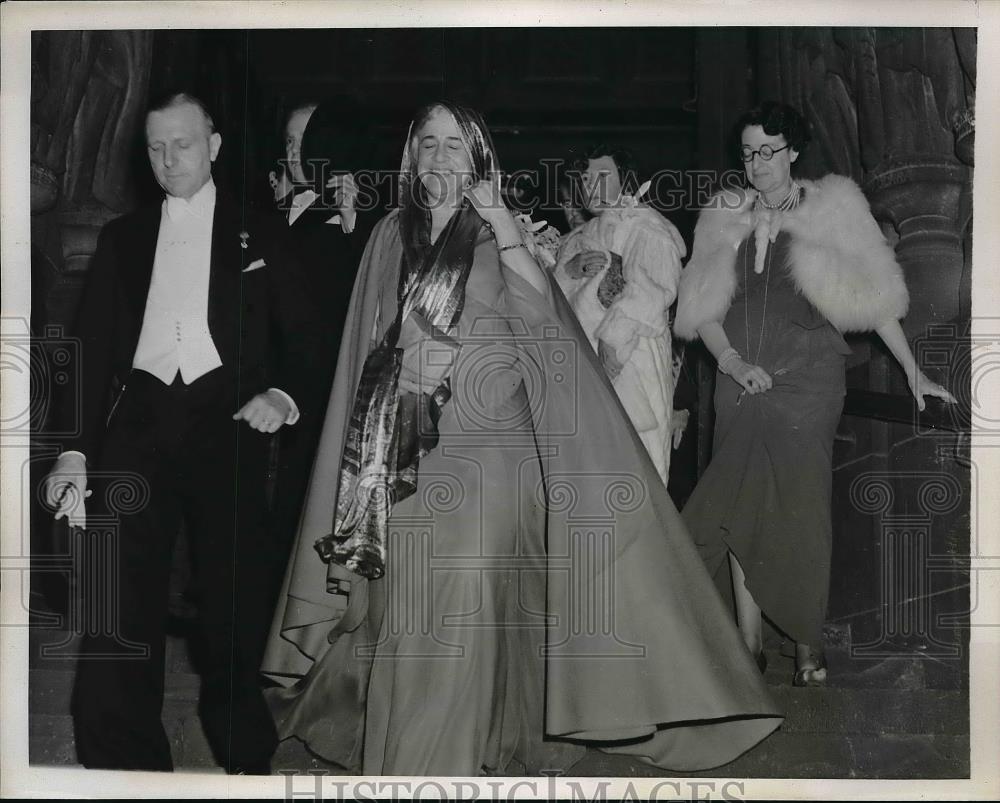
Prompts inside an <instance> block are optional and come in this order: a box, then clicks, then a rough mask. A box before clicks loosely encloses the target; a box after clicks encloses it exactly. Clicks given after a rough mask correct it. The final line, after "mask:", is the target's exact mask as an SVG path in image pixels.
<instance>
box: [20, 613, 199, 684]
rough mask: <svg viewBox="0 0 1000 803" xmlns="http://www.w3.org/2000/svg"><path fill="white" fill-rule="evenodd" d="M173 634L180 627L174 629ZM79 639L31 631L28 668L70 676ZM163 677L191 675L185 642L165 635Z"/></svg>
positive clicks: (56, 631) (44, 630)
mask: <svg viewBox="0 0 1000 803" xmlns="http://www.w3.org/2000/svg"><path fill="white" fill-rule="evenodd" d="M175 629H176V630H180V629H181V626H180V625H177V626H176V627H175ZM79 648H80V637H79V636H78V635H76V634H74V633H70V632H68V631H66V630H63V629H59V628H42V627H33V628H31V631H30V632H29V634H28V650H29V652H28V668H29V669H30V670H34V669H41V670H45V671H61V672H68V673H73V672H74V671H75V669H76V659H77V655H78V654H79ZM166 671H167V674H168V675H169V674H171V673H174V672H178V673H181V674H191V673H194V672H195V667H194V661H193V660H192V657H191V647H190V643H189V639H188V638H187V637H185V636H179V635H169V636H167V642H166Z"/></svg>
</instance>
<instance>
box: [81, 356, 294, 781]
mask: <svg viewBox="0 0 1000 803" xmlns="http://www.w3.org/2000/svg"><path fill="white" fill-rule="evenodd" d="M237 409H238V404H237V398H236V391H235V383H234V382H233V381H232V378H231V376H227V374H226V372H225V369H223V368H220V369H217V370H216V371H213V372H211V373H209V374H206V375H205V376H203V377H201V378H200V379H198V380H197V381H195V382H193V383H192V384H191V385H190V386H185V385H184V384H183V383H181V381H180V379H179V377H178V379H177V380H175V382H174V383H173V384H172V385H170V386H166V385H164V384H163V383H162V382H160V380H158V379H157V378H155V377H153V376H152V375H150V374H147V373H145V372H143V371H133V372H132V374H131V376H130V377H129V379H128V381H127V382H126V386H125V390H124V392H123V393H122V396H121V398H120V399H119V402H118V404H117V406H116V408H115V409H114V411H113V413H112V418H111V420H110V421H109V428H108V433H107V438H106V441H105V445H104V449H103V452H102V456H101V461H100V462H101V465H100V471H98V472H92V473H91V477H92V479H91V482H90V487H91V488H92V489H93V491H94V494H93V496H92V497H91V501H93V502H95V504H93V505H90V504H89V502H88V510H87V513H88V533H87V536H88V537H93V538H101V537H103V538H105V539H106V541H107V542H109V543H110V544H111V548H112V551H113V553H114V554H115V556H116V558H117V560H116V561H114V562H113V564H112V565H114V566H115V569H114V570H112V571H110V572H109V573H108V574H107V576H106V578H104V579H102V576H101V574H100V572H99V571H85V572H84V576H83V577H82V578H81V582H82V584H83V589H84V594H85V595H87V597H88V599H89V600H90V604H91V605H92V606H96V610H94V611H93V612H92V614H91V617H90V620H91V621H92V622H94V621H98V620H100V621H103V622H104V623H105V625H109V626H103V627H92V628H91V631H92V632H90V633H88V634H87V635H86V636H85V637H84V640H83V651H82V656H81V658H80V661H79V665H78V670H77V681H76V688H75V690H74V700H73V714H74V727H75V733H76V747H77V754H78V757H79V759H80V761H81V762H82V763H83V764H84V766H87V767H97V768H105V769H148V770H171V769H172V768H173V764H172V761H171V756H170V744H169V742H168V739H167V736H166V733H165V731H164V728H163V723H162V720H161V711H162V707H163V691H164V669H165V668H164V654H165V633H164V630H165V626H166V621H167V604H168V595H169V581H170V568H171V562H172V553H173V549H174V542H175V540H176V535H177V532H178V528H179V525H180V522H181V520H182V518H183V519H184V521H185V524H186V526H187V531H188V533H189V542H190V545H191V553H192V559H193V562H194V577H195V582H196V590H197V594H198V599H199V636H200V640H201V642H202V643H201V645H200V647H201V650H200V653H201V661H200V663H201V666H200V667H199V669H200V672H201V677H202V685H201V695H200V698H199V709H200V715H201V721H202V724H203V726H204V729H205V733H206V736H207V737H208V741H209V744H210V745H211V747H212V749H213V751H214V753H215V756H216V759H217V760H218V761H219V763H220V764H221V765H222V766H224V767H226V768H227V770H233V769H236V768H239V767H242V766H247V765H251V764H258V763H260V762H263V761H267V760H269V759H270V757H271V755H272V754H273V753H274V750H275V747H276V746H277V734H276V731H275V728H274V723H273V721H272V719H271V715H270V711H269V709H268V707H267V705H266V703H265V701H264V698H263V695H262V692H261V688H260V684H259V676H258V670H259V667H260V663H261V659H262V653H263V648H264V644H265V641H266V638H267V632H268V628H269V626H270V618H271V614H272V611H273V602H274V599H275V597H276V593H277V585H278V583H279V582H280V578H281V569H282V566H281V565H280V560H281V558H280V554H279V552H278V551H277V550H276V546H275V543H274V539H273V537H272V536H271V535H270V533H269V530H268V524H267V521H266V515H267V511H266V502H265V498H264V481H265V472H266V456H267V444H268V436H266V435H263V434H261V433H258V432H256V431H255V430H252V429H251V428H250V427H249V426H248V425H247V424H246V423H245V422H235V421H233V420H232V415H233V413H235V412H236V410H237ZM102 523H103V524H102ZM102 530H103V535H101V532H99V531H102ZM98 551H99V550H95V551H94V554H97V552H98ZM87 554H88V555H89V551H88V553H87ZM84 563H85V565H86V561H84ZM88 585H89V587H88Z"/></svg>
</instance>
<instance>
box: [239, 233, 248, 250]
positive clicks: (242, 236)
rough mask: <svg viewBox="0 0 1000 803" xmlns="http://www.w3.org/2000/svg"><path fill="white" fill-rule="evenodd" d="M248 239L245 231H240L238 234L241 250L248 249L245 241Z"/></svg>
mask: <svg viewBox="0 0 1000 803" xmlns="http://www.w3.org/2000/svg"><path fill="white" fill-rule="evenodd" d="M249 239H250V235H249V234H248V233H247V232H245V231H241V232H240V248H243V249H246V248H249V246H248V245H247V240H249Z"/></svg>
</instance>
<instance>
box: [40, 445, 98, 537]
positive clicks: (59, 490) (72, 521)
mask: <svg viewBox="0 0 1000 803" xmlns="http://www.w3.org/2000/svg"><path fill="white" fill-rule="evenodd" d="M92 493H93V491H88V490H87V461H86V460H84V458H83V455H80V454H75V453H72V452H70V453H67V454H61V455H59V459H58V460H56V464H55V465H54V466H53V467H52V470H51V471H50V472H49V475H48V476H47V477H46V478H45V502H46V504H47V505H48V506H49V507H51V508H54V509H55V511H56V520H57V521H58V520H59V519H61V518H62V517H63V516H66V517H67V518H68V519H69V525H70V527H86V526H87V509H86V506H85V504H84V502H85V500H86V499H87V497H89V496H90V495H91V494H92Z"/></svg>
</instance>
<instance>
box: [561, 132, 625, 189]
mask: <svg viewBox="0 0 1000 803" xmlns="http://www.w3.org/2000/svg"><path fill="white" fill-rule="evenodd" d="M602 156H610V157H611V160H612V161H613V162H614V163H615V167H616V168H617V169H618V180H619V181H621V184H622V193H624V194H625V195H633V194H635V192H636V190H638V189H639V163H638V161H637V160H636V158H635V154H633V153H632V151H630V150H629V149H628V148H612V147H609V146H608V145H606V144H604V143H603V142H602V143H600V144H598V145H593V146H591V147H590V148H589V149H588V150H586V151H585V152H584V153H583V154H582V156H581V157H580V158H579V159H577V160H576V161H575V163H574V165H573V167H574V168H576V170H577V171H579V172H581V173H582V172H583V171H584V170H586V169H587V162H588V161H590V160H591V159H600V158H601V157H602Z"/></svg>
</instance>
